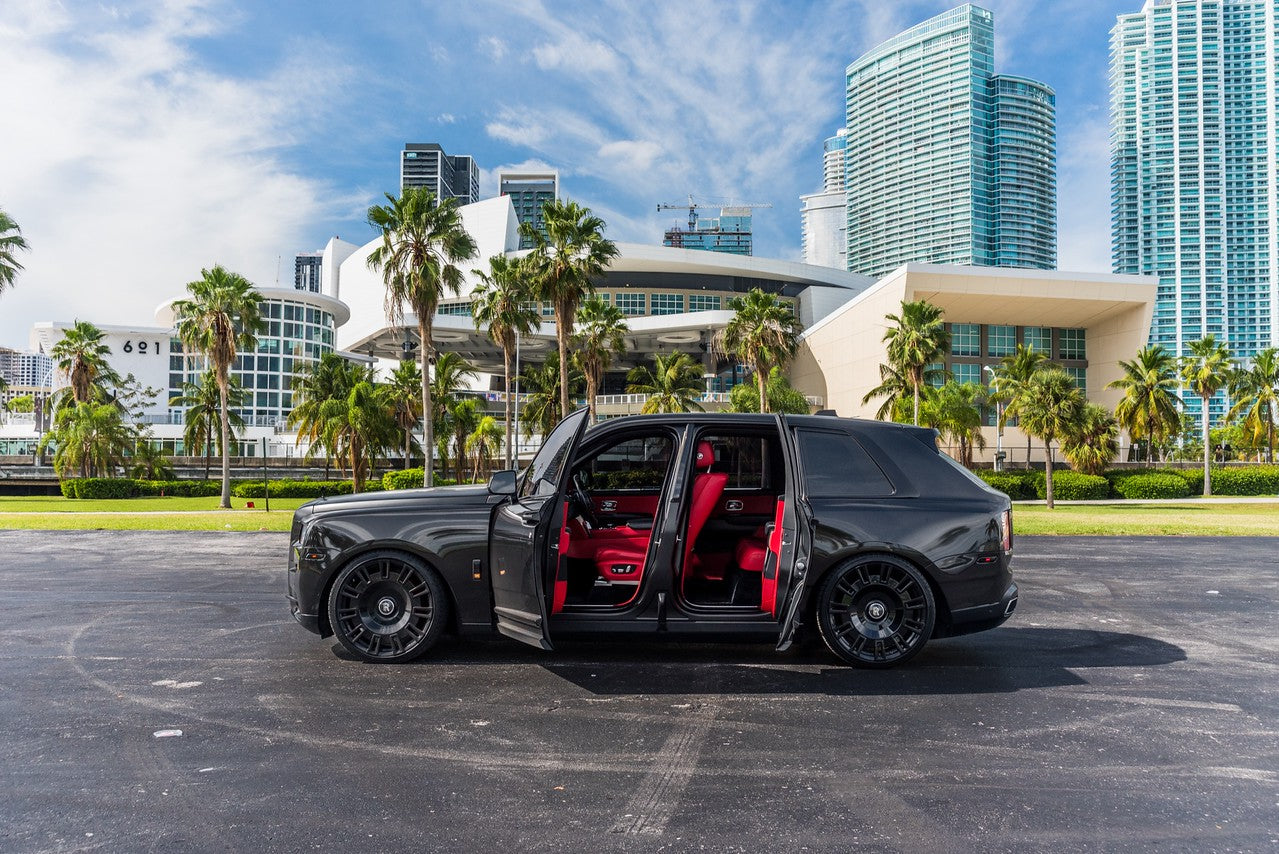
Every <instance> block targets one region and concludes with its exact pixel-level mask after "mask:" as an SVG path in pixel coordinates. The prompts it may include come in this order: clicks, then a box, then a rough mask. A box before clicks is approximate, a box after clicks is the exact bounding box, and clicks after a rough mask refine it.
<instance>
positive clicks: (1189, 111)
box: [1110, 0, 1279, 419]
mask: <svg viewBox="0 0 1279 854" xmlns="http://www.w3.org/2000/svg"><path fill="white" fill-rule="evenodd" d="M1277 19H1279V0H1175V2H1170V0H1147V2H1146V4H1145V6H1144V7H1143V8H1142V10H1141V11H1140V12H1134V13H1131V14H1125V15H1120V16H1119V17H1118V21H1117V22H1116V24H1115V27H1114V29H1113V30H1111V41H1110V62H1111V75H1110V79H1111V223H1112V235H1111V240H1112V242H1111V248H1112V257H1113V262H1114V270H1115V272H1117V273H1141V274H1145V275H1153V276H1158V278H1159V290H1158V295H1157V298H1156V302H1155V314H1154V320H1153V322H1152V323H1151V328H1150V343H1152V344H1161V345H1163V346H1164V347H1166V348H1167V349H1169V350H1170V351H1172V352H1173V353H1176V354H1184V353H1185V352H1186V347H1187V344H1189V342H1191V341H1195V340H1197V339H1199V338H1202V337H1203V336H1205V335H1209V334H1211V335H1213V336H1215V337H1216V338H1217V340H1219V341H1221V340H1224V341H1225V342H1226V343H1227V344H1228V345H1229V346H1230V348H1231V350H1232V351H1233V353H1234V355H1235V356H1236V357H1242V358H1245V359H1246V358H1248V357H1250V356H1252V355H1253V354H1255V353H1256V352H1257V351H1258V350H1260V349H1264V348H1266V347H1271V346H1276V345H1279V289H1277V283H1279V189H1277V188H1276V180H1279V125H1277V124H1276V96H1275V90H1276V83H1277V82H1279V81H1277V80H1276V76H1277V74H1279V67H1277V54H1276V20H1277ZM1183 399H1184V400H1185V401H1186V406H1187V409H1188V410H1189V411H1190V412H1191V413H1193V414H1195V416H1196V417H1198V414H1199V409H1200V404H1199V399H1198V398H1197V397H1196V396H1195V395H1193V394H1187V395H1184V396H1183ZM1225 404H1226V399H1225V395H1224V393H1223V394H1221V395H1219V396H1218V397H1217V398H1216V399H1214V400H1213V401H1212V402H1211V404H1210V412H1211V413H1212V414H1213V416H1214V419H1215V417H1216V416H1219V415H1220V414H1221V413H1222V412H1223V411H1224V409H1225Z"/></svg>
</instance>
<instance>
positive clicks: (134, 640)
mask: <svg viewBox="0 0 1279 854" xmlns="http://www.w3.org/2000/svg"><path fill="white" fill-rule="evenodd" d="M286 543H287V538H286V535H283V534H265V533H263V534H230V533H153V532H128V533H124V532H57V533H46V532H22V531H0V601H3V603H4V604H3V610H2V611H0V613H2V614H3V620H0V726H2V730H0V731H2V732H3V739H0V851H4V852H45V851H49V852H53V851H111V852H114V851H121V852H135V851H188V850H190V851H246V850H258V851H308V850H322V851H330V850H332V851H336V850H359V851H388V852H398V851H444V850H448V851H494V850H499V849H506V850H508V851H521V852H522V851H556V852H566V851H613V850H618V851H621V850H625V851H659V850H660V851H694V850H707V851H752V852H753V851H770V852H773V851H848V850H867V851H877V852H888V851H928V852H945V851H974V850H981V851H1018V852H1021V851H1054V852H1066V851H1097V850H1124V851H1127V850H1133V849H1142V850H1187V851H1275V850H1279V640H1277V639H1276V633H1277V632H1276V629H1279V538H1231V539H1215V538H1100V537H1098V538H1091V537H1090V538H1084V537H1078V538H1046V537H1041V538H1031V537H1027V538H1020V539H1019V540H1018V542H1017V550H1016V558H1015V561H1014V570H1015V573H1016V576H1017V579H1018V582H1019V584H1020V585H1021V591H1022V598H1021V603H1020V606H1019V608H1018V610H1017V613H1016V614H1015V616H1014V618H1013V619H1012V620H1011V621H1010V622H1009V623H1008V624H1007V625H1006V626H1004V627H1003V628H1000V629H997V630H995V631H992V632H987V633H984V634H980V635H972V636H968V637H960V638H953V639H948V640H943V641H934V642H932V643H930V644H929V646H928V647H927V648H926V649H925V651H924V652H923V653H922V654H921V655H920V656H919V657H918V658H917V659H915V660H914V661H913V662H911V663H910V664H908V665H906V666H905V667H902V668H900V669H897V670H891V671H886V672H869V671H860V670H854V669H849V668H845V667H841V666H839V665H838V664H837V663H836V662H835V660H834V659H833V658H832V657H830V656H829V655H828V654H826V653H825V652H823V651H822V650H821V649H820V648H812V647H808V648H805V649H798V650H794V651H791V652H788V653H785V654H777V653H775V652H773V651H772V649H771V648H769V647H767V646H763V647H761V646H741V645H730V646H723V645H713V644H704V645H703V644H699V645H679V646H672V645H663V644H660V643H644V644H635V643H612V644H607V645H601V644H573V645H566V646H564V647H563V648H561V649H557V650H556V651H555V652H551V653H545V652H540V651H537V650H533V649H528V648H525V647H522V646H520V645H518V644H516V643H514V642H511V641H506V640H504V639H500V638H499V639H495V640H492V641H484V642H480V643H474V642H466V643H462V642H459V641H456V640H446V641H445V642H444V643H442V645H441V646H440V647H438V648H437V650H436V651H435V652H434V653H433V654H432V655H431V656H430V657H428V658H427V659H425V660H422V661H420V662H416V663H413V664H409V665H402V666H387V665H368V664H362V663H358V662H356V661H353V660H351V659H349V658H347V657H344V656H342V655H339V654H338V649H337V646H336V644H335V642H334V641H333V640H332V639H329V640H326V641H322V640H320V639H319V638H317V637H316V636H314V635H312V634H310V633H308V632H306V631H304V630H303V629H302V628H300V627H299V626H297V625H296V624H294V623H293V621H292V620H291V618H290V617H289V615H288V610H287V605H286V602H285V598H284V583H285V582H284V565H285V564H284V552H285V548H286Z"/></svg>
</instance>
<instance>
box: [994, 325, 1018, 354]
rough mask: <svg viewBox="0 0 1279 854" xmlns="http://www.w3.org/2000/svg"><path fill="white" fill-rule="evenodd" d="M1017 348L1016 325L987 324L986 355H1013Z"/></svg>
mask: <svg viewBox="0 0 1279 854" xmlns="http://www.w3.org/2000/svg"><path fill="white" fill-rule="evenodd" d="M1016 349H1017V327H1016V326H987V327H986V355H987V356H1011V355H1012V354H1013V353H1014V352H1015V351H1016Z"/></svg>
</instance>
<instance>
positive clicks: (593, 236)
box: [520, 199, 618, 418]
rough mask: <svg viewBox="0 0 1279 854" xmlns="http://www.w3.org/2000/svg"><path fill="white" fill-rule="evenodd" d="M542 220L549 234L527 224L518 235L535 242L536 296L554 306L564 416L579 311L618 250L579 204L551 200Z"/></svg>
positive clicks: (598, 222)
mask: <svg viewBox="0 0 1279 854" xmlns="http://www.w3.org/2000/svg"><path fill="white" fill-rule="evenodd" d="M542 222H543V227H544V228H545V230H546V233H545V234H543V233H542V232H541V231H539V230H537V229H535V228H533V225H532V223H527V222H526V223H523V224H522V225H521V226H520V234H521V236H523V237H526V238H528V239H529V240H530V241H531V242H532V244H533V252H532V254H531V255H530V261H529V263H530V265H531V267H532V269H533V270H534V271H535V275H536V282H537V290H538V292H539V293H538V296H539V297H540V298H541V299H544V300H548V301H549V302H550V303H551V304H552V305H553V306H554V307H555V341H556V344H557V345H558V350H559V369H560V382H559V386H560V406H559V410H560V417H561V418H562V417H563V416H564V415H566V414H567V413H568V411H569V410H568V403H569V385H570V381H569V377H568V375H569V353H568V349H569V340H570V338H572V335H573V329H574V324H575V321H576V319H577V307H578V304H579V303H580V302H581V301H582V300H583V299H584V298H585V297H588V296H590V295H592V294H594V293H595V284H594V280H595V279H598V278H599V277H600V276H602V275H604V268H605V267H606V266H607V265H608V263H609V262H610V261H612V260H613V259H614V258H616V257H617V254H618V249H617V246H616V244H614V243H613V241H611V240H608V239H607V238H605V237H604V220H602V219H600V218H599V217H597V216H595V215H594V214H592V213H591V210H590V208H584V207H582V206H581V205H579V204H577V202H561V201H559V200H558V199H556V200H552V201H549V202H547V203H546V204H545V205H543V206H542Z"/></svg>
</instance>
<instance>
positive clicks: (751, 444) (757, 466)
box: [698, 435, 785, 491]
mask: <svg viewBox="0 0 1279 854" xmlns="http://www.w3.org/2000/svg"><path fill="white" fill-rule="evenodd" d="M698 438H699V439H700V440H702V441H706V442H710V443H711V445H712V446H713V447H714V448H715V467H714V470H715V471H718V472H724V473H725V474H727V475H728V483H727V485H726V486H725V488H726V489H761V490H765V491H769V490H772V489H774V488H775V487H777V486H778V485H780V484H781V483H782V481H783V477H784V466H785V462H784V461H783V459H782V455H781V451H780V448H779V447H778V442H777V439H776V438H775V436H768V437H765V436H758V435H756V436H707V435H703V436H700V437H698Z"/></svg>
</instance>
